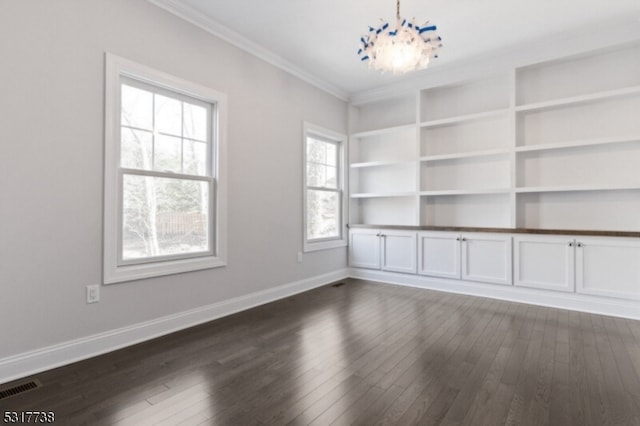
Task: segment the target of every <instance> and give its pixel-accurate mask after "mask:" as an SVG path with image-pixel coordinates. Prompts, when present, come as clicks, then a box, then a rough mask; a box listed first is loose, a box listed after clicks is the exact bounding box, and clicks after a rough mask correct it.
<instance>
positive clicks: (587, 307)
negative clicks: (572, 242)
mask: <svg viewBox="0 0 640 426" xmlns="http://www.w3.org/2000/svg"><path fill="white" fill-rule="evenodd" d="M349 277H350V278H359V279H364V280H371V281H378V282H381V283H385V284H394V285H402V286H407V287H417V288H423V289H428V290H436V291H444V292H447V293H456V294H464V295H469V296H479V297H488V298H491V299H498V300H505V301H509V302H517V303H525V304H528V305H537V306H546V307H550V308H557V309H568V310H571V311H578V312H587V313H590V314H598V315H609V316H613V317H619V318H630V319H635V320H640V301H634V300H621V299H609V298H605V297H596V296H590V295H586V294H577V293H571V294H570V293H564V292H558V291H545V290H537V289H530V288H524V287H513V286H505V285H496V284H483V283H477V282H471V281H463V280H451V279H445V278H434V277H424V276H419V275H412V274H398V273H393V272H385V271H375V270H367V269H358V268H351V269H349Z"/></svg>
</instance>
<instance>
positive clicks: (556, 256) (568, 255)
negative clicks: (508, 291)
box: [513, 235, 575, 292]
mask: <svg viewBox="0 0 640 426" xmlns="http://www.w3.org/2000/svg"><path fill="white" fill-rule="evenodd" d="M574 245H575V242H574V240H573V239H572V238H569V237H557V236H535V235H516V236H514V237H513V253H514V268H515V270H514V278H513V280H514V282H513V283H514V285H517V286H520V287H533V288H544V289H548V290H559V291H569V292H572V291H574V290H575V279H574V275H575V274H574V270H575V251H574Z"/></svg>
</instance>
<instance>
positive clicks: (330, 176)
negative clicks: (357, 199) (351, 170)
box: [323, 166, 338, 189]
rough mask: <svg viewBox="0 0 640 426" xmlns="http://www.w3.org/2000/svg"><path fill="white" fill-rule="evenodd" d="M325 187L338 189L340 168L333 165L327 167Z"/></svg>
mask: <svg viewBox="0 0 640 426" xmlns="http://www.w3.org/2000/svg"><path fill="white" fill-rule="evenodd" d="M323 186H324V187H325V188H332V189H338V169H337V168H336V167H332V166H326V167H325V181H324V185H323Z"/></svg>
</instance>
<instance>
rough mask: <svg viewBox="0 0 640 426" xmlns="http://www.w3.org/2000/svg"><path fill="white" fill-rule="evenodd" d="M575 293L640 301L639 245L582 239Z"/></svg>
mask: <svg viewBox="0 0 640 426" xmlns="http://www.w3.org/2000/svg"><path fill="white" fill-rule="evenodd" d="M576 290H577V291H578V292H579V293H586V294H593V295H598V296H610V297H623V298H627V299H628V298H632V299H640V242H639V241H637V240H629V239H622V238H579V239H578V241H577V244H576Z"/></svg>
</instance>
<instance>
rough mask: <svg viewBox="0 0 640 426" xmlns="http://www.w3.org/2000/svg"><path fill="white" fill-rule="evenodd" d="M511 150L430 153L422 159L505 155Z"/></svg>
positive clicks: (433, 159)
mask: <svg viewBox="0 0 640 426" xmlns="http://www.w3.org/2000/svg"><path fill="white" fill-rule="evenodd" d="M509 152H510V150H509V149H507V148H503V149H488V150H483V151H471V152H462V153H456V154H443V155H428V156H425V157H421V158H420V161H421V162H423V163H426V162H433V161H445V160H458V159H463V158H478V157H491V156H494V155H504V154H508V153H509Z"/></svg>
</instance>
